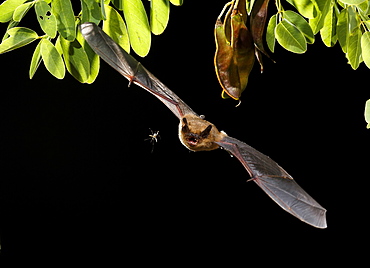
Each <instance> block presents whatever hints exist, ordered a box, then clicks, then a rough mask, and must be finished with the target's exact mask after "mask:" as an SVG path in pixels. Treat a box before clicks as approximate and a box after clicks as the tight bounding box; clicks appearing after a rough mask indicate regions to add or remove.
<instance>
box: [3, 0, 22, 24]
mask: <svg viewBox="0 0 370 268" xmlns="http://www.w3.org/2000/svg"><path fill="white" fill-rule="evenodd" d="M26 1H27V0H7V1H4V2H3V3H2V4H1V5H0V22H8V21H10V20H11V19H12V18H13V13H14V10H15V9H16V8H17V7H18V6H20V5H22V4H23V3H24V2H26Z"/></svg>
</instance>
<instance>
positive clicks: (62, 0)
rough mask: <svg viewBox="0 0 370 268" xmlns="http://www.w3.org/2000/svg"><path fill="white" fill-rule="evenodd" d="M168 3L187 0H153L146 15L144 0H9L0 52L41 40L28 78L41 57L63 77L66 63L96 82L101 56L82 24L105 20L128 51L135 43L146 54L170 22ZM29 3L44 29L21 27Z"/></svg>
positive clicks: (1, 10) (2, 15) (1, 11)
mask: <svg viewBox="0 0 370 268" xmlns="http://www.w3.org/2000/svg"><path fill="white" fill-rule="evenodd" d="M170 3H172V4H173V5H182V3H183V0H151V1H150V5H149V6H148V7H147V9H148V10H149V11H148V13H149V16H148V15H147V11H146V8H145V7H144V4H143V3H142V1H141V0H80V1H79V4H80V6H79V7H80V10H79V12H78V13H76V12H75V10H76V8H74V7H73V6H72V2H71V0H34V1H29V0H6V1H4V2H3V3H2V4H1V5H0V22H1V23H8V27H7V31H6V33H5V35H4V36H3V38H2V42H1V43H0V54H1V53H6V52H9V51H12V50H15V49H17V48H20V47H23V46H25V45H28V44H30V43H32V42H34V41H36V40H38V44H37V46H36V49H35V51H34V53H33V56H32V60H31V64H30V69H29V76H30V78H32V77H33V76H34V75H35V72H36V70H37V68H38V67H39V65H40V64H41V62H43V63H44V65H45V67H46V69H47V70H48V71H49V72H50V73H51V74H52V75H53V76H55V77H56V78H58V79H62V78H64V76H65V73H66V69H67V71H68V72H69V73H70V74H71V75H72V76H73V77H75V78H76V79H77V80H78V81H80V82H81V83H92V82H93V81H94V80H95V78H96V77H97V75H98V72H99V66H100V63H99V57H98V56H97V55H96V54H95V53H94V52H93V51H92V50H91V48H90V47H89V46H88V45H87V44H86V42H85V40H84V39H83V37H82V36H81V33H80V31H79V30H78V25H79V24H81V23H84V22H94V23H96V24H99V23H100V22H101V21H103V29H104V31H105V32H106V33H107V34H108V35H110V36H111V37H112V38H113V39H114V40H115V41H116V42H117V43H119V44H120V45H121V46H122V47H123V48H124V49H125V50H126V51H128V52H129V50H130V47H131V48H132V49H133V50H134V51H135V53H136V54H138V55H139V56H142V57H144V56H146V55H147V54H148V52H149V50H150V46H151V34H152V33H153V34H155V35H159V34H161V33H162V32H163V31H164V30H165V28H166V26H167V23H168V20H169V11H170ZM31 9H34V12H35V15H36V19H37V21H38V24H39V26H40V28H41V30H42V32H43V33H42V35H39V34H38V33H37V32H36V31H35V30H32V29H29V28H26V27H19V24H20V23H21V21H22V19H23V18H24V17H25V16H26V15H27V14H28V13H29V11H30V10H31ZM75 14H77V15H75Z"/></svg>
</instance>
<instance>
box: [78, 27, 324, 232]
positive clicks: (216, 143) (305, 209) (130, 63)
mask: <svg viewBox="0 0 370 268" xmlns="http://www.w3.org/2000/svg"><path fill="white" fill-rule="evenodd" d="M80 29H81V33H82V36H83V37H84V38H85V40H86V41H87V43H88V44H89V45H90V47H91V48H92V49H93V50H94V51H95V53H96V54H98V55H99V56H100V57H101V58H102V59H103V60H104V61H105V62H107V63H108V64H109V65H110V66H112V67H113V68H114V69H115V70H116V71H118V72H119V73H120V74H121V75H123V76H124V77H126V78H127V79H128V80H129V85H130V84H136V85H138V86H140V87H142V88H143V89H145V90H146V91H148V92H149V93H151V94H153V95H154V96H155V97H157V98H158V99H159V100H160V101H162V102H163V103H164V104H165V105H166V106H167V107H168V108H169V109H170V110H171V111H172V112H173V113H174V114H175V115H176V116H177V117H178V118H179V120H180V123H179V127H178V133H179V139H180V141H181V143H182V144H183V145H184V146H185V147H186V148H188V149H189V150H191V151H211V150H215V149H218V148H222V149H224V150H226V151H228V152H229V153H230V154H232V155H233V156H235V157H236V158H237V159H238V160H239V161H240V162H241V163H242V165H243V166H244V168H245V169H246V170H247V171H248V173H249V176H250V179H249V180H252V181H254V182H255V183H257V185H258V186H259V187H261V189H262V190H263V191H264V192H265V193H266V194H267V195H268V196H269V197H271V198H272V200H274V201H275V202H276V203H277V204H278V205H279V206H280V207H282V208H283V209H284V210H286V211H287V212H289V213H290V214H292V215H293V216H295V217H297V218H298V219H300V220H302V221H304V222H306V223H308V224H310V225H312V226H314V227H317V228H326V226H327V225H326V209H324V208H323V207H322V206H321V205H320V204H319V203H317V202H316V201H315V200H314V199H313V198H312V197H311V196H310V195H308V194H307V193H306V192H305V191H304V190H303V189H302V188H301V187H300V186H299V185H298V184H297V183H296V182H295V180H294V179H293V178H292V177H291V176H290V175H289V174H288V173H287V172H286V171H285V170H284V169H283V168H282V167H280V166H279V165H278V164H277V163H276V162H275V161H273V160H272V159H271V158H269V157H268V156H266V155H264V154H262V153H261V152H259V151H257V150H256V149H254V148H252V147H251V146H249V145H247V144H246V143H244V142H242V141H239V140H237V139H235V138H232V137H230V136H228V135H227V134H226V133H225V132H224V131H219V130H218V129H217V128H216V126H215V125H214V124H212V123H210V122H208V121H206V120H205V119H204V117H203V116H199V115H198V114H196V113H195V112H194V111H193V110H192V109H191V108H190V107H189V106H188V105H187V104H186V103H184V102H183V101H182V100H181V99H180V98H179V97H178V96H177V95H176V94H175V93H174V92H173V91H171V90H170V89H169V88H167V87H166V86H165V85H164V84H163V83H162V82H161V81H159V80H158V79H157V78H156V77H155V76H154V75H152V74H151V73H150V72H149V71H148V70H147V69H146V68H145V67H144V66H143V65H141V64H140V62H138V61H137V60H136V59H134V58H133V57H132V56H131V55H129V54H128V53H127V52H126V51H125V50H123V49H122V48H121V47H120V46H119V45H118V44H117V43H116V42H114V41H113V40H112V39H111V38H110V37H109V36H108V35H107V34H105V33H104V32H103V31H102V30H101V29H100V28H99V27H98V26H97V25H96V24H94V23H90V22H86V23H83V24H82V25H81V28H80Z"/></svg>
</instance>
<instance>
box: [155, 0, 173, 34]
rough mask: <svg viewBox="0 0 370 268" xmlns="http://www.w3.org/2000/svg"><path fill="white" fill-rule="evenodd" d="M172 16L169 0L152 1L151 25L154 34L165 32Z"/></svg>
mask: <svg viewBox="0 0 370 268" xmlns="http://www.w3.org/2000/svg"><path fill="white" fill-rule="evenodd" d="M169 17H170V3H169V1H168V0H151V1H150V27H151V30H152V33H153V34H156V35H159V34H161V33H163V31H164V29H166V27H167V24H168V19H169Z"/></svg>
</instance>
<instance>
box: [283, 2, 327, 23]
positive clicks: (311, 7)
mask: <svg viewBox="0 0 370 268" xmlns="http://www.w3.org/2000/svg"><path fill="white" fill-rule="evenodd" d="M318 1H322V0H318ZM288 2H289V3H290V4H292V5H293V6H294V7H295V8H296V9H297V10H298V12H299V13H300V14H302V16H304V17H306V18H310V19H313V18H315V17H316V16H317V10H316V6H317V4H316V1H315V0H288Z"/></svg>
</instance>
